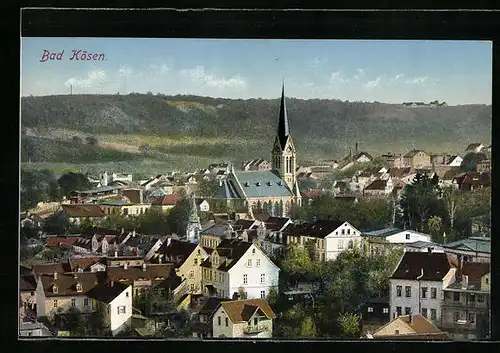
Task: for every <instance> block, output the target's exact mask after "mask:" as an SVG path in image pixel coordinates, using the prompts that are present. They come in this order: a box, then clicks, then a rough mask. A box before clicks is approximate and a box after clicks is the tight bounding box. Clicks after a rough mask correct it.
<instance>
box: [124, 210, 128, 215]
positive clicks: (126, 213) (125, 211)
mask: <svg viewBox="0 0 500 353" xmlns="http://www.w3.org/2000/svg"><path fill="white" fill-rule="evenodd" d="M123 214H124V215H125V216H126V215H128V208H124V209H123Z"/></svg>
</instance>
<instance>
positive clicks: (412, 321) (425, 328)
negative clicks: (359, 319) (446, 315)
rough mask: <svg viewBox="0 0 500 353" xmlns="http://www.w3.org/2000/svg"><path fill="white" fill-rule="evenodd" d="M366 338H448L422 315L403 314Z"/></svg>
mask: <svg viewBox="0 0 500 353" xmlns="http://www.w3.org/2000/svg"><path fill="white" fill-rule="evenodd" d="M367 338H371V339H383V340H400V339H402V340H405V339H406V340H449V337H448V336H447V335H446V333H444V332H442V331H441V330H440V329H439V328H437V327H436V326H435V325H433V324H432V322H431V321H430V320H428V319H427V318H425V317H423V316H422V315H411V314H410V315H404V316H398V317H396V318H394V319H393V320H392V321H391V322H389V323H388V324H386V325H384V326H382V327H381V328H379V329H378V330H377V331H375V332H374V333H373V334H372V335H368V337H367Z"/></svg>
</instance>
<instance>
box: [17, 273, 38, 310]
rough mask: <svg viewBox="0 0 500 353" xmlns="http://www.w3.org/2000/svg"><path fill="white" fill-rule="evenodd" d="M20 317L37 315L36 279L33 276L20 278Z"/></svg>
mask: <svg viewBox="0 0 500 353" xmlns="http://www.w3.org/2000/svg"><path fill="white" fill-rule="evenodd" d="M19 293H20V316H21V317H26V316H31V313H36V278H35V276H34V275H33V274H29V275H21V276H20V277H19Z"/></svg>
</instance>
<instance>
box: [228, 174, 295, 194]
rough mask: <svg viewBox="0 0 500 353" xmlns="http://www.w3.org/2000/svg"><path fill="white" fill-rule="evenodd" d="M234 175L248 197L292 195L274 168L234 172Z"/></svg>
mask: <svg viewBox="0 0 500 353" xmlns="http://www.w3.org/2000/svg"><path fill="white" fill-rule="evenodd" d="M234 175H235V177H236V178H237V179H238V182H239V183H240V185H241V188H242V189H243V192H244V193H245V195H246V196H247V197H249V198H254V197H256V198H257V197H283V196H293V193H292V191H291V190H290V189H289V188H288V185H287V183H286V182H285V181H284V180H283V179H281V177H280V176H279V173H278V172H277V171H275V170H266V171H248V172H235V173H234Z"/></svg>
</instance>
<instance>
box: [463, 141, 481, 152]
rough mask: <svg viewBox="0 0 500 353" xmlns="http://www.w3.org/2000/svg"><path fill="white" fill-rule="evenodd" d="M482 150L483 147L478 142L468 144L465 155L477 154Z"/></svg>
mask: <svg viewBox="0 0 500 353" xmlns="http://www.w3.org/2000/svg"><path fill="white" fill-rule="evenodd" d="M483 148H484V145H483V144H482V143H480V142H474V143H470V144H469V145H468V146H467V147H466V148H465V153H469V152H472V153H479V152H481V150H482V149H483Z"/></svg>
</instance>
